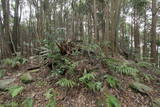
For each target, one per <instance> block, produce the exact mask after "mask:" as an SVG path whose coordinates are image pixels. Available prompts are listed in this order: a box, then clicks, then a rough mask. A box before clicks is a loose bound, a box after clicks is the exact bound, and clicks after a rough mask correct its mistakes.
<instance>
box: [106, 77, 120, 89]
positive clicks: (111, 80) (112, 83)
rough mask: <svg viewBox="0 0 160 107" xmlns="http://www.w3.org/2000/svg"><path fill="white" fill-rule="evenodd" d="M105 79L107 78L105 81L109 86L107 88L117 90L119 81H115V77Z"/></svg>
mask: <svg viewBox="0 0 160 107" xmlns="http://www.w3.org/2000/svg"><path fill="white" fill-rule="evenodd" d="M106 77H107V78H106V81H107V83H108V84H109V86H110V87H111V88H117V87H119V81H118V79H116V78H115V77H113V76H111V75H107V76H106Z"/></svg>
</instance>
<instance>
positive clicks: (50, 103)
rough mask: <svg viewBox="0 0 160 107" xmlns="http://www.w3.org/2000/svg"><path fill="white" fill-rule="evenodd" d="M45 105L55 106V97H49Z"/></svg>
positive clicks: (47, 106)
mask: <svg viewBox="0 0 160 107" xmlns="http://www.w3.org/2000/svg"><path fill="white" fill-rule="evenodd" d="M46 107H56V100H55V98H53V97H52V98H50V99H49V101H48V103H47V105H46Z"/></svg>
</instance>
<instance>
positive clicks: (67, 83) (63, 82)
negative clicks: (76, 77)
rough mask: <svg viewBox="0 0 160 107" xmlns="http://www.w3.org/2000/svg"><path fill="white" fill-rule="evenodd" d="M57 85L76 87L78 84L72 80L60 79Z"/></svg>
mask: <svg viewBox="0 0 160 107" xmlns="http://www.w3.org/2000/svg"><path fill="white" fill-rule="evenodd" d="M56 84H57V85H60V86H61V87H71V88H72V87H74V86H75V85H76V83H75V82H74V81H72V80H68V79H66V78H62V79H60V80H59V81H58V82H56Z"/></svg>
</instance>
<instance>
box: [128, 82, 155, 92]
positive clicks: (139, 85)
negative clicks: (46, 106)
mask: <svg viewBox="0 0 160 107" xmlns="http://www.w3.org/2000/svg"><path fill="white" fill-rule="evenodd" d="M130 86H131V88H132V89H134V90H136V91H138V92H140V93H142V94H148V93H149V92H151V91H153V89H152V88H150V87H148V86H147V85H144V84H142V83H139V82H133V83H132V84H131V85H130Z"/></svg>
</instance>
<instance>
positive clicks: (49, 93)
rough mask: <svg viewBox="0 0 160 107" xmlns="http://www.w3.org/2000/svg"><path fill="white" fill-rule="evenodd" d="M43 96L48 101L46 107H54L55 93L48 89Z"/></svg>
mask: <svg viewBox="0 0 160 107" xmlns="http://www.w3.org/2000/svg"><path fill="white" fill-rule="evenodd" d="M44 96H45V97H46V98H47V99H48V100H49V101H48V103H47V105H46V107H56V98H55V96H56V93H55V92H53V89H52V88H51V89H49V90H48V91H47V92H46V93H45V94H44Z"/></svg>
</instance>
